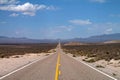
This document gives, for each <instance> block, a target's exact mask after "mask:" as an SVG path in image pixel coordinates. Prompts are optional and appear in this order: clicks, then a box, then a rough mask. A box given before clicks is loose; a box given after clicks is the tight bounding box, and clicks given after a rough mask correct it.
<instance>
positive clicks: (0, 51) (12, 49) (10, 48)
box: [0, 43, 57, 58]
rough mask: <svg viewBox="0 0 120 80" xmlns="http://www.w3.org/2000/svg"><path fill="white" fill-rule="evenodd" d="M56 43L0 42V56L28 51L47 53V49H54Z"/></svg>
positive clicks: (22, 53)
mask: <svg viewBox="0 0 120 80" xmlns="http://www.w3.org/2000/svg"><path fill="white" fill-rule="evenodd" d="M56 45H57V44H52V43H51V44H48V43H40V44H1V45H0V58H5V57H6V58H9V56H12V55H24V54H26V53H27V54H29V53H38V54H39V53H42V52H44V53H48V52H49V50H51V49H54V48H55V47H56Z"/></svg>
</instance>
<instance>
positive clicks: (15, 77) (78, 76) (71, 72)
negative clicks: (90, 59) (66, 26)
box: [0, 43, 117, 80]
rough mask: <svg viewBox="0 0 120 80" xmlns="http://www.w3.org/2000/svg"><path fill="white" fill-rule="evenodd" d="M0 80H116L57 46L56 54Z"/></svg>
mask: <svg viewBox="0 0 120 80" xmlns="http://www.w3.org/2000/svg"><path fill="white" fill-rule="evenodd" d="M0 80H117V79H115V78H113V77H110V76H109V75H106V74H102V73H100V72H99V71H96V70H94V69H92V68H90V67H88V66H87V65H85V64H83V63H81V62H79V61H77V60H75V59H73V58H72V57H69V56H68V55H66V54H65V53H64V52H63V51H62V49H61V46H60V43H59V44H58V46H57V48H56V53H54V54H52V55H50V56H47V57H46V58H44V59H42V60H39V61H36V62H35V63H33V64H31V65H29V66H27V67H24V68H22V69H19V70H17V71H14V72H13V73H10V74H8V75H6V76H4V77H3V78H0Z"/></svg>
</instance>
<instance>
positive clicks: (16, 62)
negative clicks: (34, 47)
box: [0, 53, 53, 77]
mask: <svg viewBox="0 0 120 80" xmlns="http://www.w3.org/2000/svg"><path fill="white" fill-rule="evenodd" d="M51 54H53V53H40V54H35V53H29V54H27V53H26V54H25V55H14V56H11V57H9V58H0V77H2V76H4V75H5V74H8V73H10V72H11V71H14V70H16V69H18V68H20V67H22V66H24V65H26V64H29V63H31V62H33V61H35V60H37V59H43V58H45V57H47V56H48V55H51Z"/></svg>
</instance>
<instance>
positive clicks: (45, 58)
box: [0, 54, 53, 80]
mask: <svg viewBox="0 0 120 80" xmlns="http://www.w3.org/2000/svg"><path fill="white" fill-rule="evenodd" d="M51 55H53V54H51ZM51 55H50V56H51ZM47 57H49V56H45V57H44V58H40V59H37V60H35V61H33V62H31V63H29V64H26V65H24V66H23V67H21V68H18V69H16V70H14V71H12V72H10V73H8V74H6V75H4V76H2V77H0V80H1V79H4V78H5V77H7V76H9V75H11V74H13V73H15V72H17V71H20V70H22V69H24V68H26V67H28V66H30V65H32V64H34V63H36V62H38V61H40V60H43V59H46V58H47Z"/></svg>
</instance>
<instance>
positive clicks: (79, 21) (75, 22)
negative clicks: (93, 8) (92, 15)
mask: <svg viewBox="0 0 120 80" xmlns="http://www.w3.org/2000/svg"><path fill="white" fill-rule="evenodd" d="M69 22H70V23H72V24H75V25H89V24H92V22H91V21H90V20H89V19H87V20H79V19H76V20H70V21H69Z"/></svg>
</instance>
